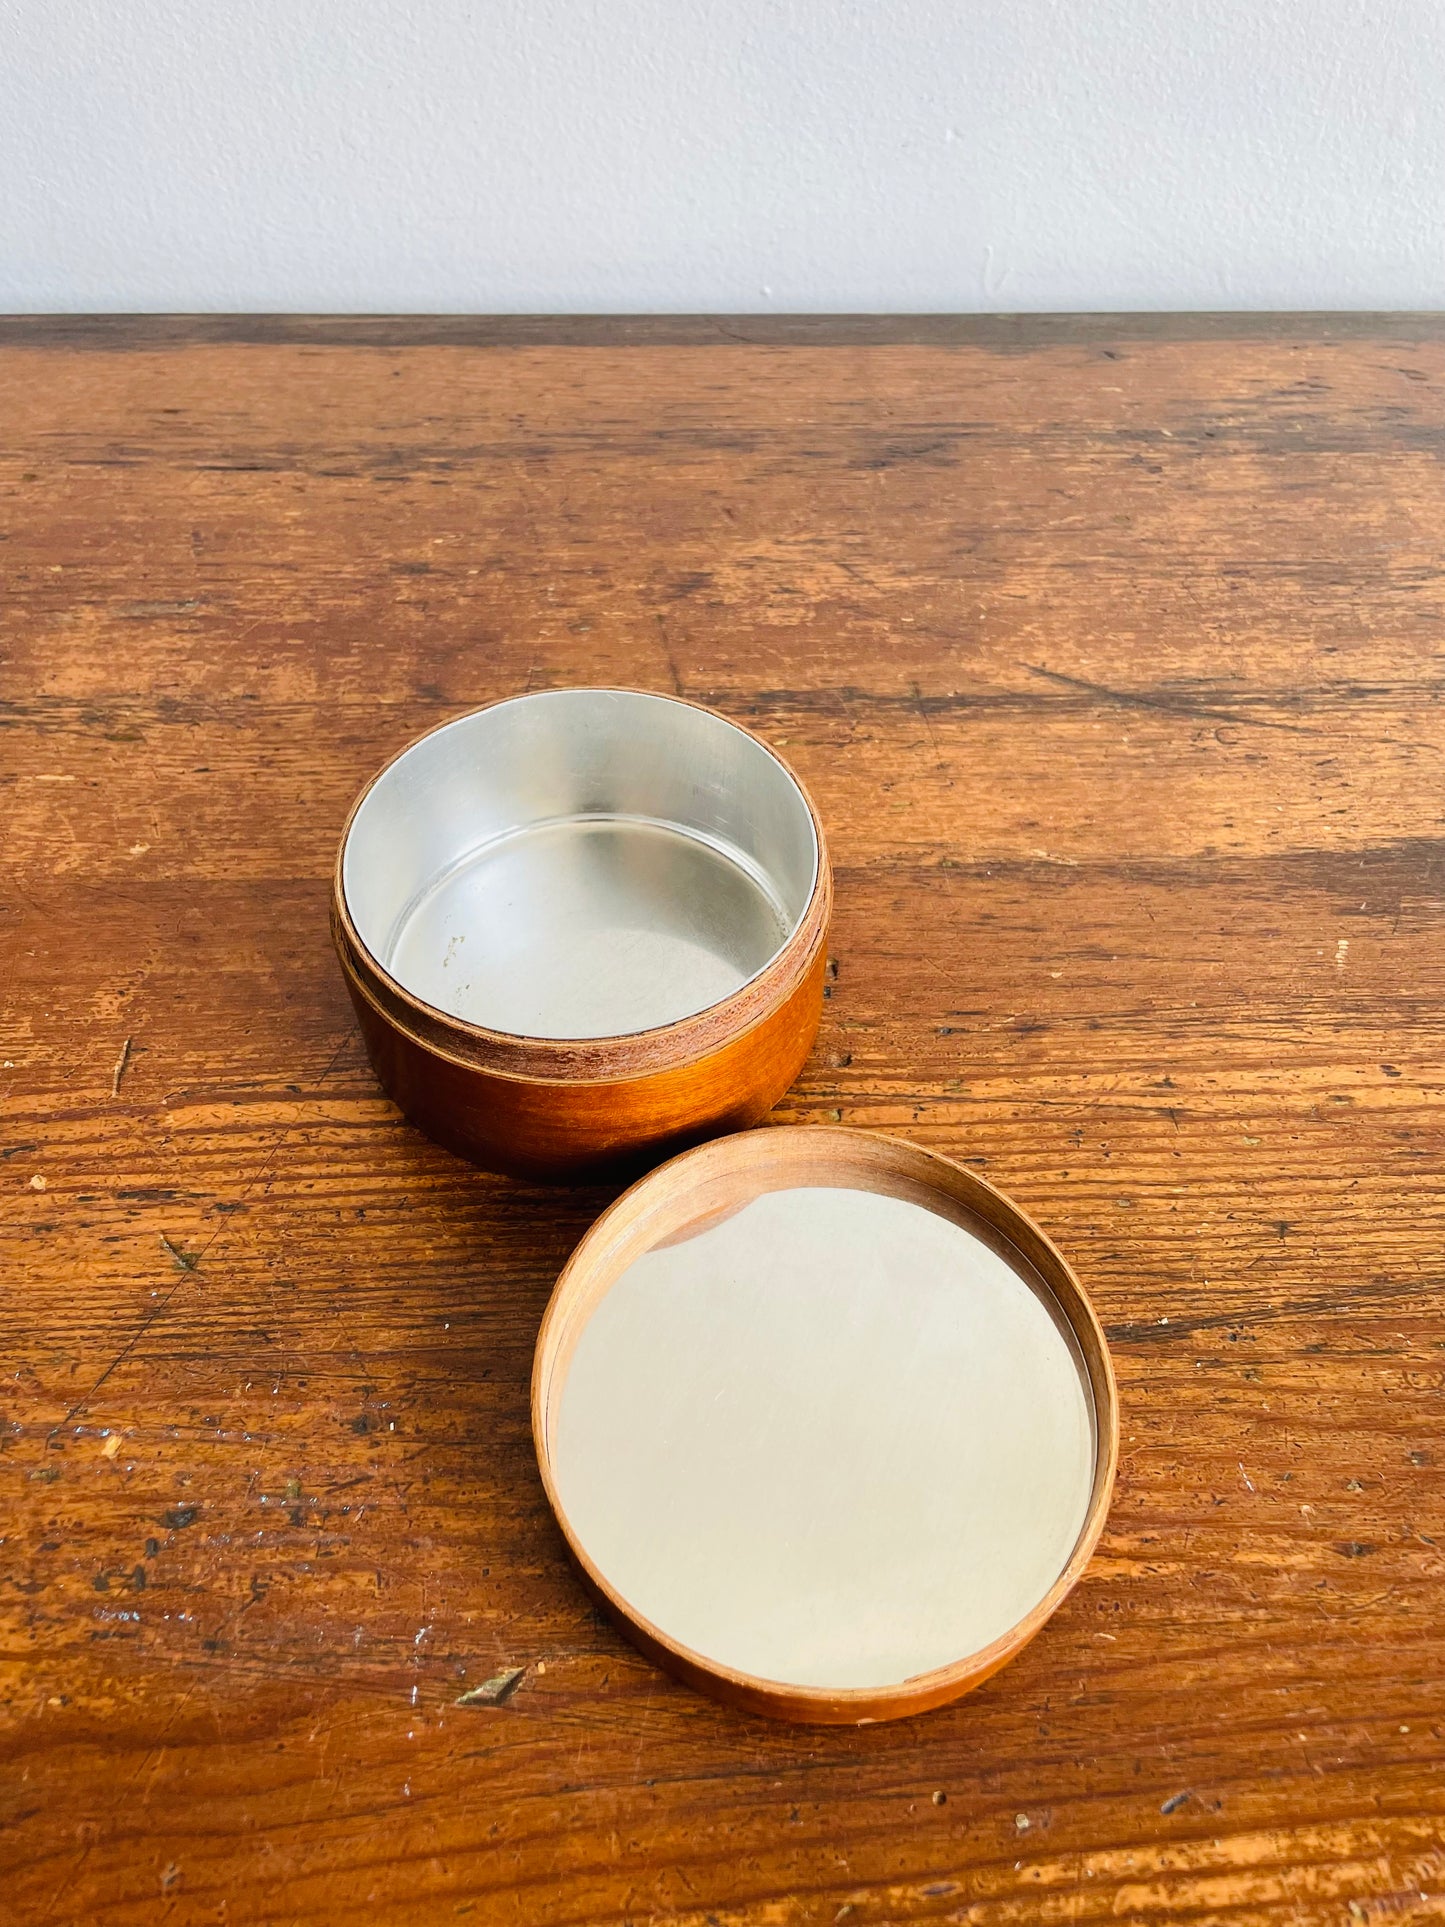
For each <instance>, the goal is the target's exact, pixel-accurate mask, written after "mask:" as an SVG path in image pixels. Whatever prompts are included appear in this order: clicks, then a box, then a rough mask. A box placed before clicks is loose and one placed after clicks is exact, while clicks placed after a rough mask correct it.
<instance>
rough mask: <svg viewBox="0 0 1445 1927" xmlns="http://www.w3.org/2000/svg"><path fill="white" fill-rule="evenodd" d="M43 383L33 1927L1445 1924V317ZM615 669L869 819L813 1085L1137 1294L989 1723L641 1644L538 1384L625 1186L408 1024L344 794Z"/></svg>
mask: <svg viewBox="0 0 1445 1927" xmlns="http://www.w3.org/2000/svg"><path fill="white" fill-rule="evenodd" d="M0 420H3V423H4V433H3V440H0V498H3V511H0V535H3V538H4V539H3V542H0V569H3V580H4V598H3V636H0V655H3V662H0V683H3V694H4V703H3V711H0V722H3V724H4V729H3V734H0V784H3V791H0V795H3V811H4V817H3V820H4V826H5V861H4V864H3V873H0V896H3V918H0V973H3V974H0V985H3V992H4V1029H3V1038H0V1062H3V1069H0V1216H3V1226H4V1242H3V1246H0V1250H3V1265H4V1271H3V1279H4V1290H3V1294H0V1319H3V1327H4V1343H3V1353H0V1361H3V1388H4V1390H3V1400H0V1446H3V1451H0V1493H3V1503H0V1533H3V1545H0V1655H3V1658H0V1666H3V1685H4V1694H3V1706H4V1711H3V1723H0V1822H3V1827H0V1919H4V1920H6V1921H11V1920H13V1921H15V1922H18V1923H22V1927H39V1924H40V1923H47V1922H53V1923H71V1922H85V1923H97V1924H98V1927H122V1923H127V1924H128V1923H141V1922H145V1923H153V1922H172V1923H181V1922H191V1921H197V1922H202V1921H223V1922H227V1923H238V1922H242V1923H245V1922H278V1923H279V1922H293V1921H294V1922H308V1923H320V1924H325V1923H333V1922H339V1921H350V1920H365V1921H368V1922H386V1923H412V1922H425V1923H431V1922H450V1921H453V1920H455V1919H457V1918H466V1917H467V1916H470V1917H471V1918H473V1919H474V1920H476V1921H479V1922H485V1923H489V1924H490V1923H497V1924H498V1927H532V1923H536V1924H537V1927H564V1924H566V1927H574V1924H576V1927H582V1924H585V1927H592V1924H593V1923H598V1924H602V1927H606V1924H609V1923H623V1922H630V1923H635V1924H636V1927H643V1923H648V1922H677V1923H682V1924H683V1927H712V1924H716V1927H741V1924H742V1923H748V1924H749V1927H751V1924H753V1923H756V1924H757V1927H762V1924H763V1923H772V1924H774V1927H792V1923H803V1922H808V1923H811V1922H826V1923H833V1922H847V1923H849V1927H865V1924H871V1923H878V1922H912V1921H959V1922H969V1923H974V1924H976V1927H1006V1923H1021V1924H1024V1923H1026V1924H1028V1927H1033V1924H1034V1923H1050V1922H1071V1923H1091V1922H1100V1921H1105V1920H1107V1921H1128V1922H1135V1923H1156V1922H1163V1923H1168V1922H1174V1921H1180V1922H1183V1921H1187V1922H1189V1923H1191V1927H1205V1924H1206V1923H1228V1927H1246V1923H1251V1924H1252V1923H1258V1924H1259V1927H1266V1923H1267V1924H1268V1927H1277V1924H1279V1923H1286V1922H1288V1923H1316V1922H1319V1923H1326V1922H1328V1923H1334V1922H1340V1923H1346V1924H1347V1927H1348V1923H1352V1922H1356V1921H1386V1920H1388V1921H1392V1922H1393V1921H1394V1920H1396V1919H1399V1918H1414V1917H1417V1916H1418V1917H1420V1918H1431V1919H1442V1918H1445V1898H1442V1896H1445V1772H1442V1768H1445V1739H1442V1736H1445V1697H1442V1695H1445V1689H1442V1684H1441V1681H1442V1673H1445V1614H1442V1608H1441V1597H1442V1593H1441V1579H1442V1572H1445V1558H1442V1544H1441V1537H1442V1535H1445V1438H1442V1436H1441V1431H1442V1379H1445V1324H1442V1319H1441V1297H1440V1288H1441V1283H1442V1270H1445V1261H1442V1255H1441V1254H1442V1246H1445V1185H1442V1177H1445V1131H1442V1119H1445V1114H1442V1108H1441V1093H1442V1077H1445V1039H1442V1019H1441V1012H1442V1009H1445V944H1442V934H1445V933H1442V922H1445V918H1442V893H1445V860H1442V859H1445V836H1442V814H1445V714H1442V706H1441V701H1440V697H1441V691H1442V688H1445V658H1442V650H1445V641H1442V602H1445V556H1442V543H1445V469H1442V463H1441V458H1442V454H1445V321H1438V320H1437V321H1431V320H1422V319H1418V318H1417V319H1408V318H1406V319H1390V318H1354V319H1337V318H1329V317H1317V318H1313V319H1308V318H1306V319H1300V318H1294V319H1288V318H1286V319H1262V318H1257V317H1256V318H1236V319H1233V320H1226V319H1218V318H1215V319H1208V318H1205V319H1196V320H1188V319H1181V320H1161V319H1158V318H1155V319H1152V320H1132V321H1120V320H1109V319H1100V318H1092V319H1081V320H1070V319H1057V318H1056V319H1052V320H1036V321H1032V322H1028V321H1016V320H1015V321H1010V320H1006V319H999V320H990V321H940V320H927V319H924V320H904V321H895V322H880V321H854V322H822V321H795V322H760V321H756V320H736V321H721V322H708V321H680V322H626V321H623V322H565V323H555V324H548V323H538V322H529V321H515V322H505V321H503V322H491V323H486V322H465V321H445V320H442V321H401V322H391V321H384V320H383V321H375V320H367V321H353V322H345V321H343V322H329V321H303V320H295V321H265V320H251V321H239V322H238V321H226V320H203V321H196V322H176V321H141V322H136V321H127V320H109V321H105V320H102V321H93V322H56V321H34V320H25V321H14V322H10V323H6V324H0ZM588 682H592V683H597V682H603V683H606V682H616V683H625V684H632V685H636V686H640V687H644V688H653V689H659V690H679V691H681V692H683V693H684V694H686V695H688V696H693V697H697V698H699V699H701V700H702V701H704V702H707V703H711V704H715V705H716V706H717V707H718V708H720V709H722V710H724V711H726V712H727V713H728V714H730V715H732V716H735V717H737V718H738V719H739V720H741V721H743V722H745V723H747V724H749V725H751V726H753V727H755V728H757V729H758V730H760V731H762V732H763V733H764V734H766V735H767V736H768V737H770V738H771V739H772V740H774V741H775V742H777V743H779V744H780V745H782V746H783V747H784V749H785V753H786V754H787V755H788V756H789V757H790V758H791V760H792V761H793V763H794V764H795V765H796V767H797V768H798V769H799V770H800V772H801V774H802V775H803V777H804V779H805V780H806V781H807V783H808V784H809V785H810V786H811V788H812V791H813V794H814V796H815V797H816V799H817V801H818V804H819V807H820V810H821V812H822V814H823V817H824V820H825V822H826V824H827V827H828V831H829V835H830V837H831V840H832V848H833V853H834V857H835V860H836V865H837V880H838V901H837V914H836V919H835V923H834V929H833V939H832V944H831V954H832V955H833V956H834V957H835V958H836V978H835V980H834V982H833V983H832V986H831V994H830V997H829V1001H828V1003H827V1005H826V1009H825V1016H824V1022H823V1029H822V1034H821V1037H820V1039H819V1042H818V1046H817V1049H816V1051H815V1052H814V1055H813V1057H812V1059H811V1061H810V1063H809V1065H808V1067H807V1069H806V1071H805V1073H804V1075H803V1077H802V1079H801V1080H800V1082H799V1084H798V1085H797V1087H796V1088H795V1090H794V1091H793V1092H792V1093H791V1094H790V1095H789V1097H788V1098H787V1099H786V1100H785V1102H784V1103H783V1105H782V1106H781V1107H780V1108H779V1111H778V1113H777V1115H778V1117H779V1118H782V1119H787V1120H792V1121H798V1120H802V1121H808V1120H814V1121H817V1120H825V1119H827V1120H831V1119H839V1118H841V1119H842V1120H844V1121H845V1122H847V1123H850V1124H854V1125H858V1126H861V1127H863V1128H869V1127H878V1128H881V1129H885V1130H888V1131H893V1132H898V1133H901V1134H903V1135H906V1136H908V1137H911V1138H913V1139H915V1140H916V1141H917V1142H919V1143H921V1144H925V1145H928V1146H930V1147H933V1148H936V1149H938V1150H940V1151H944V1152H947V1153H948V1154H950V1155H951V1156H954V1157H957V1158H961V1159H963V1160H965V1161H967V1162H968V1163H970V1164H972V1165H974V1166H976V1167H977V1168H979V1169H980V1170H983V1171H985V1172H986V1173H987V1175H988V1176H989V1177H990V1178H992V1179H993V1180H994V1181H995V1182H997V1183H998V1184H1000V1185H1001V1186H1002V1187H1003V1188H1004V1189H1005V1190H1006V1191H1008V1192H1009V1193H1010V1194H1011V1195H1012V1196H1014V1197H1015V1198H1016V1199H1018V1200H1019V1202H1020V1203H1022V1204H1023V1205H1024V1206H1025V1207H1026V1208H1027V1209H1029V1210H1030V1211H1031V1212H1033V1213H1034V1214H1035V1215H1037V1216H1038V1217H1039V1218H1040V1219H1041V1220H1042V1221H1043V1223H1044V1224H1045V1225H1046V1226H1047V1227H1048V1228H1049V1229H1050V1231H1052V1233H1053V1234H1054V1235H1055V1237H1056V1238H1057V1240H1058V1242H1059V1243H1060V1244H1061V1245H1062V1247H1063V1248H1064V1250H1065V1251H1066V1252H1067V1253H1068V1254H1069V1256H1070V1257H1071V1258H1072V1259H1073V1260H1074V1261H1075V1263H1076V1265H1077V1268H1078V1270H1079V1272H1080V1274H1081V1276H1082V1278H1083V1280H1084V1282H1085V1284H1086V1285H1087V1287H1088V1289H1089V1291H1090V1292H1091V1293H1092V1294H1093V1297H1094V1299H1095V1302H1096V1304H1097V1305H1098V1307H1099V1309H1100V1312H1101V1315H1102V1316H1103V1318H1104V1320H1105V1322H1106V1324H1107V1326H1108V1329H1109V1332H1110V1336H1111V1340H1112V1344H1113V1348H1114V1356H1115V1359H1116V1363H1117V1366H1118V1371H1119V1378H1120V1391H1121V1397H1122V1409H1123V1441H1122V1458H1121V1467H1120V1476H1119V1484H1118V1489H1117V1494H1116V1498H1115V1502H1114V1507H1113V1512H1112V1515H1111V1519H1110V1523H1109V1526H1108V1528H1107V1530H1106V1532H1105V1535H1104V1539H1103V1541H1102V1544H1101V1546H1100V1549H1099V1552H1098V1555H1097V1557H1096V1558H1095V1559H1094V1561H1093V1564H1092V1566H1091V1568H1090V1570H1089V1573H1088V1576H1087V1578H1086V1580H1085V1581H1084V1583H1083V1585H1082V1586H1081V1587H1080V1588H1079V1590H1078V1591H1077V1592H1076V1593H1075V1595H1074V1596H1073V1598H1072V1599H1071V1600H1070V1602H1069V1603H1068V1604H1067V1605H1066V1607H1065V1608H1064V1609H1063V1610H1062V1611H1061V1612H1060V1614H1059V1615H1058V1617H1057V1618H1056V1619H1055V1620H1054V1621H1053V1622H1052V1623H1051V1624H1050V1625H1049V1626H1048V1627H1047V1629H1046V1630H1045V1632H1044V1633H1043V1635H1042V1636H1041V1637H1040V1638H1039V1639H1038V1640H1037V1641H1036V1642H1035V1643H1034V1644H1033V1645H1032V1646H1031V1647H1030V1648H1029V1649H1028V1650H1027V1651H1026V1652H1025V1653H1024V1654H1023V1656H1022V1657H1021V1658H1020V1659H1018V1660H1017V1661H1016V1662H1015V1663H1014V1664H1013V1665H1012V1666H1010V1667H1009V1668H1008V1669H1007V1670H1006V1671H1005V1672H1003V1673H1002V1674H1000V1675H999V1676H998V1677H997V1678H995V1679H994V1680H992V1681H991V1682H990V1683H989V1684H988V1685H987V1686H985V1687H983V1688H982V1689H980V1690H979V1691H978V1692H977V1693H975V1694H974V1695H973V1696H972V1697H970V1698H968V1699H966V1700H963V1701H961V1702H960V1703H959V1704H957V1705H956V1706H954V1707H952V1708H949V1709H947V1710H944V1711H942V1712H938V1713H934V1714H931V1715H928V1716H926V1717H923V1718H919V1719H915V1720H912V1721H904V1722H902V1723H900V1724H897V1725H889V1726H877V1727H872V1728H862V1729H848V1730H841V1729H839V1730H820V1729H807V1728H798V1727H794V1728H790V1727H786V1726H781V1725H774V1724H770V1723H766V1722H763V1721H760V1720H755V1719H750V1718H743V1717H740V1716H738V1715H737V1714H735V1713H732V1712H728V1711H726V1710H724V1709H723V1708H721V1707H719V1706H716V1705H714V1704H712V1703H711V1702H709V1701H708V1700H705V1699H702V1698H700V1697H698V1696H697V1695H696V1694H694V1693H692V1692H690V1691H688V1690H687V1689H686V1688H684V1687H682V1686H679V1685H676V1684H674V1683H672V1682H671V1681H670V1680H668V1679H667V1678H665V1677H663V1676H662V1675H660V1674H659V1673H657V1672H655V1671H654V1670H653V1669H652V1667H651V1666H649V1665H647V1664H646V1663H645V1662H643V1661H642V1660H641V1659H640V1658H639V1657H637V1656H636V1655H635V1654H634V1653H633V1652H632V1651H631V1649H630V1648H629V1647H628V1646H627V1645H626V1644H624V1643H623V1641H622V1640H621V1639H620V1638H619V1637H618V1635H617V1634H616V1633H614V1632H613V1631H612V1630H611V1629H610V1627H609V1626H608V1625H606V1624H605V1623H603V1622H602V1621H601V1620H599V1618H598V1617H597V1616H596V1614H595V1613H594V1612H593V1611H592V1609H591V1608H590V1607H589V1605H588V1603H587V1601H586V1600H585V1599H584V1597H583V1594H582V1591H581V1589H580V1587H579V1585H578V1583H577V1581H576V1579H575V1578H574V1576H573V1573H572V1572H571V1570H570V1569H569V1567H568V1565H567V1562H566V1559H565V1557H564V1553H563V1547H562V1543H561V1540H560V1537H559V1534H558V1532H557V1530H556V1527H555V1525H554V1524H553V1522H552V1519H551V1517H550V1515H549V1513H548V1511H547V1508H546V1504H545V1501H544V1498H543V1494H542V1489H541V1486H540V1483H539V1480H538V1476H537V1471H536V1466H535V1462H534V1458H533V1452H532V1445H531V1439H530V1435H529V1430H528V1408H527V1396H528V1376H529V1371H530V1367H531V1361H532V1346H533V1340H534V1337H535V1334H536V1330H537V1325H538V1321H539V1319H540V1316H541V1313H542V1309H543V1306H544V1305H545V1303H546V1300H547V1297H548V1294H549V1291H550V1289H551V1286H552V1283H553V1280H554V1279H555V1277H556V1274H557V1272H558V1270H559V1268H560V1266H561V1265H562V1263H563V1261H564V1259H565V1258H566V1256H567V1253H568V1252H569V1250H570V1248H571V1247H572V1245H573V1244H574V1243H575V1242H576V1240H577V1239H578V1237H579V1236H580V1235H581V1233H582V1231H583V1230H584V1229H585V1227H586V1226H587V1225H588V1223H589V1222H590V1221H591V1220H592V1218H593V1217H595V1215H596V1214H597V1212H598V1211H599V1210H600V1209H601V1208H602V1206H603V1205H604V1203H605V1202H606V1201H607V1199H608V1197H609V1196H610V1195H611V1194H610V1193H609V1192H608V1191H607V1190H605V1189H601V1188H597V1187H592V1188H588V1189H580V1190H576V1189H574V1190H567V1189H551V1190H549V1189H544V1188H541V1187H535V1186H531V1185H526V1184H521V1183H514V1182H509V1181H507V1180H504V1179H501V1178H496V1177H490V1176H486V1175H484V1174H481V1173H479V1172H477V1171H475V1170H472V1169H470V1168H469V1167H467V1166H465V1165H463V1164H461V1163H459V1162H457V1161H456V1160H455V1159H453V1158H451V1157H449V1156H448V1155H446V1154H445V1153H444V1152H442V1151H440V1150H437V1149H436V1148H434V1147H433V1146H432V1145H430V1144H429V1143H427V1142H426V1141H425V1140H424V1139H422V1138H421V1137H420V1136H418V1135H417V1134H416V1133H415V1132H414V1131H412V1130H411V1129H410V1128H409V1127H408V1126H407V1125H406V1124H405V1123H403V1122H402V1121H401V1119H400V1118H399V1117H398V1115H397V1114H396V1113H395V1112H394V1111H393V1110H392V1108H391V1107H390V1106H389V1105H388V1104H387V1103H386V1102H385V1101H383V1100H382V1098H381V1097H380V1096H379V1094H378V1091H377V1088H376V1085H375V1083H374V1081H373V1079H372V1076H371V1073H370V1071H369V1069H368V1066H367V1064H366V1061H365V1059H364V1056H363V1053H362V1051H361V1048H360V1045H359V1042H358V1038H357V1034H356V1031H355V1028H354V1026H353V1022H352V1017H351V1012H350V1009H349V1007H348V1005H347V1001H346V996H345V993H344V990H343V988H342V982H341V978H340V975H339V972H338V969H337V966H336V963H335V960H334V958H333V955H332V952H331V949H330V944H329V938H328V933H327V914H326V900H327V879H328V873H329V870H330V867H331V863H332V859H333V856H334V850H335V841H336V837H337V833H338V830H339V828H340V826H341V823H342V820H343V817H344V815H345V812H346V810H347V807H348V804H349V803H350V801H351V799H352V796H353V795H354V793H355V791H356V790H357V788H358V786H359V785H360V784H361V783H362V782H363V781H364V780H365V779H366V778H367V777H368V776H369V775H370V774H371V773H372V771H373V770H374V768H375V767H376V766H377V765H378V764H379V763H380V762H381V761H382V760H383V759H384V758H385V757H387V756H388V755H389V754H390V753H391V752H392V751H393V750H395V749H396V748H397V747H398V746H399V745H401V744H402V743H404V742H406V741H407V740H408V738H410V737H411V736H412V735H413V734H415V733H416V732H418V731H419V730H421V729H423V728H425V727H426V726H428V725H430V724H432V723H434V722H437V721H438V720H440V719H442V718H444V717H447V716H450V715H453V714H455V713H458V712H460V711H461V710H464V709H466V708H468V707H470V706H473V705H476V704H479V703H482V702H486V701H488V700H490V699H492V698H494V697H498V696H502V695H505V694H508V693H511V692H515V691H519V690H525V689H540V688H550V687H558V686H564V685H567V684H576V683H588ZM516 1668H524V1669H525V1670H524V1671H523V1672H522V1673H521V1675H520V1677H519V1679H518V1681H517V1683H516V1684H515V1686H514V1689H513V1690H512V1691H511V1693H510V1695H508V1696H504V1697H503V1698H502V1700H501V1701H500V1703H497V1704H485V1703H481V1704H478V1703H473V1704H463V1703H461V1702H462V1700H463V1698H464V1696H465V1695H466V1694H468V1693H469V1692H472V1691H474V1689H475V1688H476V1687H477V1686H478V1685H480V1684H482V1683H484V1682H486V1681H488V1680H489V1679H491V1678H493V1677H494V1676H495V1675H497V1674H499V1673H503V1672H508V1671H511V1670H512V1669H516Z"/></svg>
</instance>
